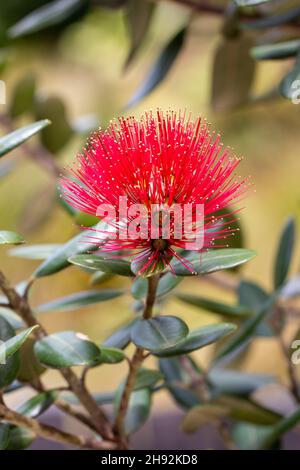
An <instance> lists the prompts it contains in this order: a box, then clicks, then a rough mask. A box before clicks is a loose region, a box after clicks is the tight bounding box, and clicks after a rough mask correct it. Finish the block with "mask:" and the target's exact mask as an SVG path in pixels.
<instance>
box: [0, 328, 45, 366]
mask: <svg viewBox="0 0 300 470" xmlns="http://www.w3.org/2000/svg"><path fill="white" fill-rule="evenodd" d="M36 328H38V325H36V326H32V327H31V328H27V329H26V330H24V331H21V333H19V334H18V335H16V336H13V337H12V338H10V339H8V340H7V341H5V343H4V349H5V358H6V359H8V358H10V356H12V355H13V354H15V352H16V351H18V350H19V349H20V347H21V346H22V345H23V343H25V341H26V339H27V338H28V337H29V335H30V334H31V333H32V332H33V330H35V329H36Z"/></svg>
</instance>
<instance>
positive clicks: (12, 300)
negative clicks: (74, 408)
mask: <svg viewBox="0 0 300 470" xmlns="http://www.w3.org/2000/svg"><path fill="white" fill-rule="evenodd" d="M0 288H1V290H2V291H3V293H4V294H5V295H6V297H7V299H8V302H9V306H10V307H11V308H12V309H13V310H14V311H16V312H17V313H18V314H19V315H20V316H21V318H22V319H23V320H24V321H25V323H26V324H27V326H29V327H31V326H34V325H39V328H36V329H35V330H34V331H33V334H34V335H35V337H36V339H37V340H40V339H43V338H44V337H45V336H47V332H46V331H45V329H44V328H43V327H42V326H41V325H40V323H39V322H38V321H37V320H36V318H35V316H34V315H33V312H32V310H31V308H30V306H29V303H28V300H27V296H25V297H22V296H20V295H19V294H18V292H17V291H16V290H15V289H14V288H13V287H11V285H10V284H9V282H8V281H7V279H6V277H5V276H4V274H3V273H2V272H1V271H0ZM60 373H61V374H62V376H63V377H64V379H65V380H66V382H67V383H68V385H69V387H70V389H71V390H72V391H73V393H74V394H75V395H76V396H77V398H78V400H79V401H80V402H81V404H82V405H83V406H84V407H85V409H86V410H87V411H88V412H89V414H90V417H91V420H92V422H93V424H94V426H95V428H96V429H97V431H98V432H99V434H101V435H102V436H103V437H105V438H106V439H113V434H112V430H111V426H110V424H109V421H108V419H107V417H106V415H105V414H104V412H103V411H102V409H101V408H100V407H99V406H98V404H97V402H96V401H95V400H94V398H93V397H92V396H91V395H90V393H89V392H88V390H87V389H86V387H85V385H84V384H83V383H82V382H81V381H80V379H79V378H78V377H77V375H76V374H75V373H74V372H73V371H72V370H71V369H68V368H65V369H60Z"/></svg>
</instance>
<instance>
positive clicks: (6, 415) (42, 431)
mask: <svg viewBox="0 0 300 470" xmlns="http://www.w3.org/2000/svg"><path fill="white" fill-rule="evenodd" d="M0 416H1V418H2V419H4V420H5V421H8V422H9V423H12V424H15V425H16V426H21V427H25V428H27V429H30V430H31V431H33V432H34V433H35V434H36V435H37V436H40V437H44V438H45V439H49V440H51V441H56V442H61V443H63V444H68V445H74V446H77V447H82V448H88V449H102V450H103V449H114V448H115V445H114V444H113V443H111V442H107V441H97V440H96V439H92V438H85V437H83V436H78V435H74V434H69V433H66V432H64V431H60V430H58V429H56V428H54V427H53V426H49V425H47V424H42V423H40V422H39V421H37V420H35V419H32V418H28V417H27V416H23V415H21V414H19V413H17V412H16V411H13V410H10V409H8V408H7V407H6V406H5V405H3V404H0Z"/></svg>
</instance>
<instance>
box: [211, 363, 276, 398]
mask: <svg viewBox="0 0 300 470" xmlns="http://www.w3.org/2000/svg"><path fill="white" fill-rule="evenodd" d="M207 380H208V382H209V384H210V385H211V386H212V387H213V389H214V392H215V393H217V394H226V395H239V396H248V395H250V394H251V393H253V392H254V391H255V390H257V389H259V388H261V387H263V386H264V385H267V384H269V383H274V382H275V381H276V379H275V377H273V376H271V375H265V374H251V373H244V372H239V371H236V370H230V369H219V368H214V369H211V370H210V371H209V372H208V375H207Z"/></svg>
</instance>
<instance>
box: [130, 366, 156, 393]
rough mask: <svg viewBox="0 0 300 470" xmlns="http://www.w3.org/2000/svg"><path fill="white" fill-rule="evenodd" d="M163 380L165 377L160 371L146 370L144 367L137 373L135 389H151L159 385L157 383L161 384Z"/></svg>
mask: <svg viewBox="0 0 300 470" xmlns="http://www.w3.org/2000/svg"><path fill="white" fill-rule="evenodd" d="M162 379H163V375H162V373H161V372H159V371H158V370H153V369H146V368H144V367H142V368H140V369H139V371H138V373H137V377H136V381H135V385H134V389H135V390H141V389H143V388H150V389H151V388H152V387H154V386H155V385H156V384H157V382H159V381H160V380H162Z"/></svg>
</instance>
